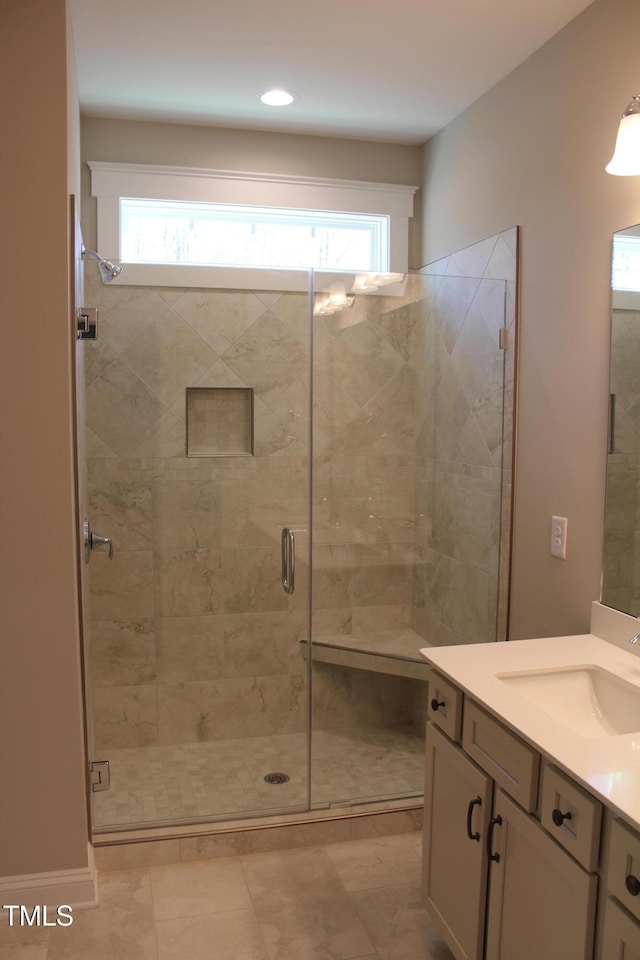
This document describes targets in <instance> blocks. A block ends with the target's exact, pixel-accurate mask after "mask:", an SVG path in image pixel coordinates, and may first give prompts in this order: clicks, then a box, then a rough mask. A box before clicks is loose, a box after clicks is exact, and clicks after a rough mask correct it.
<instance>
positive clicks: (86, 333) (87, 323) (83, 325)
mask: <svg viewBox="0 0 640 960" xmlns="http://www.w3.org/2000/svg"><path fill="white" fill-rule="evenodd" d="M76 337H77V339H78V340H97V339H98V308H97V307H78V309H77V310H76Z"/></svg>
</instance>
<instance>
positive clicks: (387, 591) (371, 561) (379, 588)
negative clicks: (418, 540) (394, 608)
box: [353, 543, 415, 606]
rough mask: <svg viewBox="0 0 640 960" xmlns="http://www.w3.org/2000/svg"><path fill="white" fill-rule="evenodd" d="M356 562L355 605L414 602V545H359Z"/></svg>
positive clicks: (355, 554)
mask: <svg viewBox="0 0 640 960" xmlns="http://www.w3.org/2000/svg"><path fill="white" fill-rule="evenodd" d="M353 559H354V569H353V603H354V605H356V606H374V605H377V604H381V605H384V606H387V605H389V604H405V603H410V602H411V585H412V580H413V563H414V560H415V556H414V553H413V549H412V545H411V544H388V543H378V544H375V545H368V544H356V545H355V547H354V558H353Z"/></svg>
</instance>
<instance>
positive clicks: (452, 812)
mask: <svg viewBox="0 0 640 960" xmlns="http://www.w3.org/2000/svg"><path fill="white" fill-rule="evenodd" d="M492 793H493V781H492V779H491V778H490V777H489V776H487V774H486V773H485V772H484V771H483V770H481V769H480V768H479V767H477V766H476V764H475V763H473V761H472V760H470V759H469V758H468V757H467V756H465V754H464V753H463V752H462V750H461V749H460V748H459V747H456V746H455V744H453V743H452V742H451V741H450V740H449V739H448V738H447V737H446V736H445V735H444V734H443V733H441V732H440V731H439V730H438V729H437V728H436V727H435V726H434V725H433V724H432V723H428V724H427V761H426V778H425V818H424V856H423V894H424V903H425V906H426V908H427V910H428V912H429V913H430V915H431V917H432V918H433V920H434V921H435V923H436V925H437V926H438V927H439V929H440V932H441V933H442V935H443V937H444V938H445V940H446V941H447V943H448V945H449V947H450V949H451V950H452V952H453V954H454V956H455V957H456V958H457V960H481V958H482V956H483V946H484V926H485V908H486V892H487V867H488V863H487V852H486V849H487V848H486V838H487V828H488V824H489V819H490V816H491V802H492Z"/></svg>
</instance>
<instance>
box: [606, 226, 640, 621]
mask: <svg viewBox="0 0 640 960" xmlns="http://www.w3.org/2000/svg"><path fill="white" fill-rule="evenodd" d="M611 286H612V297H611V306H612V310H611V367H610V378H609V384H610V386H609V390H610V396H609V452H608V456H607V495H606V504H605V523H604V556H603V566H602V602H603V603H605V604H607V606H610V607H615V608H616V610H622V611H623V612H624V613H629V614H631V615H632V616H634V617H637V616H640V225H638V226H635V227H629V228H628V229H626V230H621V231H620V232H619V233H616V234H614V236H613V249H612V266H611Z"/></svg>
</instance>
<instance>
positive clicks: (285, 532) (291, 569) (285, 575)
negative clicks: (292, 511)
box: [282, 527, 296, 593]
mask: <svg viewBox="0 0 640 960" xmlns="http://www.w3.org/2000/svg"><path fill="white" fill-rule="evenodd" d="M295 588H296V538H295V534H294V532H293V530H292V529H291V527H283V528H282V589H283V590H284V592H285V593H293V591H294V590H295Z"/></svg>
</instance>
